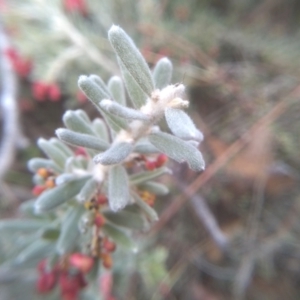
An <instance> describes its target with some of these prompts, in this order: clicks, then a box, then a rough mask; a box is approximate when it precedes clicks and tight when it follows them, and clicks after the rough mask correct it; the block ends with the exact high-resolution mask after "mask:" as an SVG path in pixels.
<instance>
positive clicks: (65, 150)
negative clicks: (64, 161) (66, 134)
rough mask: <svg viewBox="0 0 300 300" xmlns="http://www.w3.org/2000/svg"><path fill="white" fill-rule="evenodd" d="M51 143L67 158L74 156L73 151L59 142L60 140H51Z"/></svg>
mask: <svg viewBox="0 0 300 300" xmlns="http://www.w3.org/2000/svg"><path fill="white" fill-rule="evenodd" d="M49 142H50V143H51V144H52V145H53V146H55V147H57V148H58V149H60V150H61V151H62V152H63V153H64V154H65V156H66V158H68V157H69V156H72V155H74V153H73V151H72V150H71V149H70V148H69V147H68V146H66V145H65V144H64V143H62V142H61V141H59V140H58V139H56V138H51V139H50V140H49Z"/></svg>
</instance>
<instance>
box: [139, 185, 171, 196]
mask: <svg viewBox="0 0 300 300" xmlns="http://www.w3.org/2000/svg"><path fill="white" fill-rule="evenodd" d="M139 188H140V189H142V190H146V191H148V192H150V193H152V194H155V195H157V196H163V195H166V194H168V193H169V189H168V188H167V187H166V186H165V185H164V184H161V183H158V182H154V181H147V182H144V183H142V184H140V185H139Z"/></svg>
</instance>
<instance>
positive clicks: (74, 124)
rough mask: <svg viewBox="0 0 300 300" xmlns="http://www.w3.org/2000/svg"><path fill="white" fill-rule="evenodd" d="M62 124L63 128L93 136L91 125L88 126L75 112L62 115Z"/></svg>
mask: <svg viewBox="0 0 300 300" xmlns="http://www.w3.org/2000/svg"><path fill="white" fill-rule="evenodd" d="M63 122H64V124H65V126H66V127H67V128H68V129H70V130H73V131H76V132H80V133H86V134H90V135H95V132H94V131H93V128H92V126H91V124H88V123H87V122H86V121H85V120H84V119H82V118H81V117H80V116H79V115H78V114H76V112H75V111H71V110H67V111H66V112H65V114H64V115H63Z"/></svg>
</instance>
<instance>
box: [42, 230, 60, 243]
mask: <svg viewBox="0 0 300 300" xmlns="http://www.w3.org/2000/svg"><path fill="white" fill-rule="evenodd" d="M59 234H60V231H59V230H58V229H57V228H48V229H46V230H44V232H43V233H42V238H43V239H45V240H49V241H56V240H57V239H58V238H59Z"/></svg>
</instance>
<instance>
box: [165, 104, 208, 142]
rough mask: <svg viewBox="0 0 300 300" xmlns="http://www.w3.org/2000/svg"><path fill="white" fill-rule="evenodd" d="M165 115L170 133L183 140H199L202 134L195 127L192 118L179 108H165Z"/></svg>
mask: <svg viewBox="0 0 300 300" xmlns="http://www.w3.org/2000/svg"><path fill="white" fill-rule="evenodd" d="M165 117H166V121H167V124H168V126H169V128H170V130H171V131H172V133H173V134H174V135H176V136H178V137H179V138H181V139H184V140H196V141H198V142H201V141H202V140H203V134H202V133H201V132H200V131H199V130H198V129H197V128H196V126H195V124H194V122H193V121H192V119H191V118H190V117H189V116H188V115H187V114H186V113H185V112H184V111H182V110H181V109H176V108H166V109H165Z"/></svg>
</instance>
